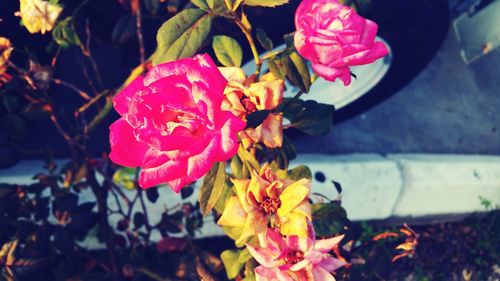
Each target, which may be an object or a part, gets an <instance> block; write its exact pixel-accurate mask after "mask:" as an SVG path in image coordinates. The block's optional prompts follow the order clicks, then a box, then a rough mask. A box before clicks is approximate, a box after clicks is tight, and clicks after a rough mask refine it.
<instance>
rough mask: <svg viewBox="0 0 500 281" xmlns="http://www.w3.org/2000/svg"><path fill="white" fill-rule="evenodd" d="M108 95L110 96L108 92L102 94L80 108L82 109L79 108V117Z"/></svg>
mask: <svg viewBox="0 0 500 281" xmlns="http://www.w3.org/2000/svg"><path fill="white" fill-rule="evenodd" d="M107 94H108V92H107V91H105V92H102V93H100V94H98V95H97V96H95V97H93V98H92V99H91V100H89V101H88V102H87V103H85V104H84V105H82V106H80V108H78V110H77V115H79V114H81V113H82V112H84V111H85V110H87V109H88V108H89V107H91V106H92V105H93V104H94V103H96V102H97V101H98V100H99V99H101V98H102V97H104V96H106V95H107Z"/></svg>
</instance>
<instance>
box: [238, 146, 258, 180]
mask: <svg viewBox="0 0 500 281" xmlns="http://www.w3.org/2000/svg"><path fill="white" fill-rule="evenodd" d="M238 157H239V158H240V160H241V163H242V172H241V174H242V178H249V177H250V175H251V172H252V171H257V172H259V170H260V165H259V162H258V161H257V160H256V159H255V157H254V156H253V155H252V154H251V153H250V152H248V151H247V150H246V149H245V148H244V147H243V146H242V145H240V147H238Z"/></svg>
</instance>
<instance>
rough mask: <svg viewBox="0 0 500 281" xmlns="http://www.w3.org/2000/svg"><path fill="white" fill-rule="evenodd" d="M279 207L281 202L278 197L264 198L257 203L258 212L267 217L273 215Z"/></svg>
mask: <svg viewBox="0 0 500 281" xmlns="http://www.w3.org/2000/svg"><path fill="white" fill-rule="evenodd" d="M280 206H281V200H280V198H279V197H272V198H271V197H265V198H264V200H262V201H261V202H260V203H259V208H260V210H261V211H262V212H264V213H266V214H268V215H272V214H275V213H276V211H277V210H278V208H279V207H280Z"/></svg>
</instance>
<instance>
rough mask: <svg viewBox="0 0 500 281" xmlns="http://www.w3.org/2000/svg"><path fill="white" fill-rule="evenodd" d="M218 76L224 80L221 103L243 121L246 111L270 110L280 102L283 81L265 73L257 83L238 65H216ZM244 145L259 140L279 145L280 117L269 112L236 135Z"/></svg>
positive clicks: (266, 144)
mask: <svg viewBox="0 0 500 281" xmlns="http://www.w3.org/2000/svg"><path fill="white" fill-rule="evenodd" d="M219 69H220V70H221V72H222V75H224V77H225V78H226V79H227V80H228V82H229V83H228V86H227V87H226V90H225V91H224V95H225V98H224V101H223V102H222V106H223V108H224V109H225V110H230V111H231V112H233V114H235V115H237V116H238V117H240V118H241V119H242V120H245V121H246V118H247V116H248V114H250V113H252V112H255V111H259V110H274V109H276V107H278V105H279V104H280V103H281V102H282V101H283V89H284V81H283V80H281V79H275V78H274V77H273V76H272V75H270V74H266V75H263V76H262V77H261V80H260V81H259V82H255V81H252V77H249V78H246V77H245V73H244V72H243V70H242V69H241V68H238V67H220V68H219ZM239 136H240V139H241V142H242V144H243V146H244V147H245V148H249V147H250V146H252V145H253V144H255V143H258V142H262V143H264V145H265V146H267V147H269V148H275V147H281V145H282V144H283V116H282V115H281V114H275V113H272V112H271V113H269V115H268V116H267V118H266V119H265V120H264V121H263V122H262V124H260V125H259V126H257V127H256V128H255V129H254V128H248V129H246V130H245V131H243V132H240V134H239Z"/></svg>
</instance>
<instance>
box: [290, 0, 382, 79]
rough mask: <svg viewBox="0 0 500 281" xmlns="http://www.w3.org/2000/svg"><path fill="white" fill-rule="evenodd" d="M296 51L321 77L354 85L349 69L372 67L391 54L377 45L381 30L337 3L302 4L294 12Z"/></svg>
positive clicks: (310, 1) (310, 0)
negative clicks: (376, 38)
mask: <svg viewBox="0 0 500 281" xmlns="http://www.w3.org/2000/svg"><path fill="white" fill-rule="evenodd" d="M295 27H296V29H297V32H296V33H295V37H294V41H295V47H296V48H297V50H298V51H299V53H300V54H301V55H302V56H303V57H304V58H306V59H308V60H309V61H311V66H312V68H313V70H314V72H316V73H317V74H318V75H319V76H321V77H323V78H324V79H326V80H328V81H335V79H337V78H340V80H342V82H343V83H344V85H346V86H347V85H349V84H350V83H351V72H350V69H349V67H350V66H355V65H363V64H368V63H371V62H373V61H375V60H377V59H379V58H381V57H383V56H385V55H387V54H388V52H389V51H388V50H387V47H386V46H385V45H384V43H382V42H374V40H375V36H376V35H377V30H378V26H377V24H376V23H375V22H373V21H371V20H368V19H365V18H363V17H361V16H360V15H358V14H357V13H356V12H355V11H354V10H353V9H351V8H350V7H347V6H344V5H342V4H340V3H339V2H338V0H303V1H302V3H300V5H299V7H298V8H297V11H296V12H295Z"/></svg>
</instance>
